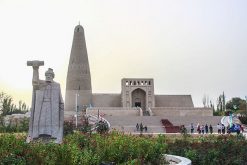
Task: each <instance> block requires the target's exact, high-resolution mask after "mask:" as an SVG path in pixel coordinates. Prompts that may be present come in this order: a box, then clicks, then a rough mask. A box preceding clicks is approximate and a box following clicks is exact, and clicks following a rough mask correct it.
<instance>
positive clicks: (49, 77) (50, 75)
mask: <svg viewBox="0 0 247 165" xmlns="http://www.w3.org/2000/svg"><path fill="white" fill-rule="evenodd" d="M54 77H55V74H54V72H53V69H51V68H48V70H47V71H46V72H45V81H48V82H52V81H53V79H54Z"/></svg>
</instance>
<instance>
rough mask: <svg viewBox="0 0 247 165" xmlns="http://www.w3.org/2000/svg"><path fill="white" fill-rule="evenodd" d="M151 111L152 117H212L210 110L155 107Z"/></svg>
mask: <svg viewBox="0 0 247 165" xmlns="http://www.w3.org/2000/svg"><path fill="white" fill-rule="evenodd" d="M151 110H152V112H153V115H154V116H213V110H212V109H211V108H191V107H155V108H151Z"/></svg>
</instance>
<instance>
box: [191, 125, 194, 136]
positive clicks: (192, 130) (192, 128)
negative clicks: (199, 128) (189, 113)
mask: <svg viewBox="0 0 247 165" xmlns="http://www.w3.org/2000/svg"><path fill="white" fill-rule="evenodd" d="M190 133H191V134H192V133H194V126H193V123H191V125H190Z"/></svg>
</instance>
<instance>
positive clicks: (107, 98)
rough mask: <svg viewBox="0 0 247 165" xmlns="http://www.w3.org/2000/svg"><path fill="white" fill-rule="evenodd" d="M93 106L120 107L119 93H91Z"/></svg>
mask: <svg viewBox="0 0 247 165" xmlns="http://www.w3.org/2000/svg"><path fill="white" fill-rule="evenodd" d="M92 106H93V107H122V105H121V94H104V93H99V94H93V95H92Z"/></svg>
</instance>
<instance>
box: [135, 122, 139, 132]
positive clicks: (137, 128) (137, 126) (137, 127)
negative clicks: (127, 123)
mask: <svg viewBox="0 0 247 165" xmlns="http://www.w3.org/2000/svg"><path fill="white" fill-rule="evenodd" d="M136 130H137V131H139V124H138V123H137V124H136Z"/></svg>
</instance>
